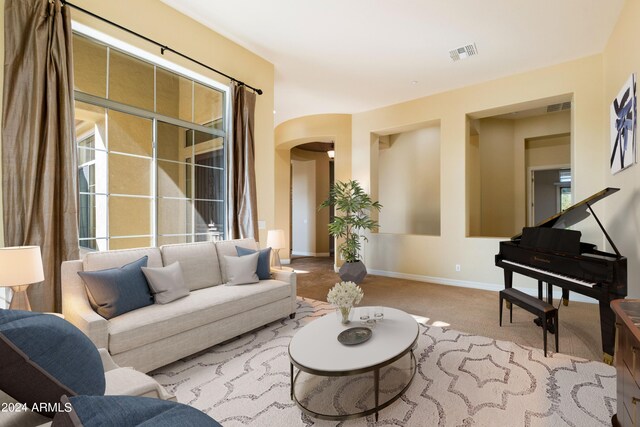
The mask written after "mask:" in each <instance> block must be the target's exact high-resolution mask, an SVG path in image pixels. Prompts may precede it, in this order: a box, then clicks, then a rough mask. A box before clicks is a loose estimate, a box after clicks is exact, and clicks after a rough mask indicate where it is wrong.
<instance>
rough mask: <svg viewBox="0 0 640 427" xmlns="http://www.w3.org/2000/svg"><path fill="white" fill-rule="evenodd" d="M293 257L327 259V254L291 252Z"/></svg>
mask: <svg viewBox="0 0 640 427" xmlns="http://www.w3.org/2000/svg"><path fill="white" fill-rule="evenodd" d="M291 255H294V256H315V257H328V256H329V252H292V253H291Z"/></svg>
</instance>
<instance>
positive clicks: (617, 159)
mask: <svg viewBox="0 0 640 427" xmlns="http://www.w3.org/2000/svg"><path fill="white" fill-rule="evenodd" d="M636 105H637V104H636V75H635V74H631V76H629V79H628V80H627V82H626V83H625V84H624V86H623V87H622V89H621V90H620V92H619V93H618V96H617V97H616V98H615V99H614V100H613V103H612V104H611V154H610V157H609V165H610V167H611V173H612V174H615V173H618V172H620V171H621V170H623V169H626V168H628V167H629V166H631V165H632V164H633V163H635V162H636V116H637V107H636Z"/></svg>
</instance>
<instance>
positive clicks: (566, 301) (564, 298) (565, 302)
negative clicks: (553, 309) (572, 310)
mask: <svg viewBox="0 0 640 427" xmlns="http://www.w3.org/2000/svg"><path fill="white" fill-rule="evenodd" d="M562 305H564V306H565V307H566V306H568V305H569V289H564V288H562Z"/></svg>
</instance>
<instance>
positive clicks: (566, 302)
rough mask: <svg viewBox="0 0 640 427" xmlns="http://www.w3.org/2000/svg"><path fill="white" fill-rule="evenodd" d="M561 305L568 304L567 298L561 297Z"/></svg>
mask: <svg viewBox="0 0 640 427" xmlns="http://www.w3.org/2000/svg"><path fill="white" fill-rule="evenodd" d="M562 305H564V306H565V307H566V306H568V305H569V298H562Z"/></svg>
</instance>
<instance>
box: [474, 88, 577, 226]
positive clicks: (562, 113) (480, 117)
mask: <svg viewBox="0 0 640 427" xmlns="http://www.w3.org/2000/svg"><path fill="white" fill-rule="evenodd" d="M571 105H572V102H571V96H570V95H564V96H560V97H554V98H549V99H544V100H537V101H532V102H530V103H526V104H520V105H518V106H511V107H504V108H501V109H497V110H491V111H485V112H478V113H473V114H469V115H468V116H467V127H468V133H467V144H466V191H467V236H469V237H499V238H504V237H510V236H513V235H516V234H518V233H520V232H521V231H522V228H523V227H525V226H531V225H534V224H535V223H537V222H539V220H540V212H541V211H542V207H543V206H544V212H545V215H544V216H545V218H546V217H547V216H550V215H547V214H548V213H549V212H552V214H555V213H556V212H558V211H559V210H560V207H561V206H565V205H566V201H567V199H571V190H570V188H571V180H570V179H571V178H570V177H571V173H570V171H571ZM540 171H549V173H547V174H546V175H547V176H549V178H545V185H548V186H549V188H550V191H544V192H541V191H537V192H536V191H535V182H534V181H533V178H534V177H535V176H540V177H542V176H543V174H540V173H536V172H540ZM552 171H555V172H552ZM554 174H555V175H557V178H554V177H555V175H554ZM567 179H568V181H567ZM546 181H549V182H548V183H547V182H546ZM540 185H542V181H540ZM567 189H568V190H567ZM556 190H557V191H556ZM536 194H538V199H537V200H536V199H535V197H534V196H535V195H536ZM543 194H544V195H545V196H544V197H545V199H543V196H542V195H543ZM547 197H548V198H549V199H548V200H547ZM555 198H558V200H557V201H556V200H555ZM561 201H562V203H561ZM536 206H538V214H537V215H536V214H535V208H536ZM550 206H552V207H550Z"/></svg>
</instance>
